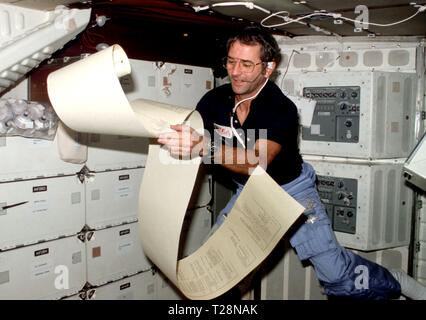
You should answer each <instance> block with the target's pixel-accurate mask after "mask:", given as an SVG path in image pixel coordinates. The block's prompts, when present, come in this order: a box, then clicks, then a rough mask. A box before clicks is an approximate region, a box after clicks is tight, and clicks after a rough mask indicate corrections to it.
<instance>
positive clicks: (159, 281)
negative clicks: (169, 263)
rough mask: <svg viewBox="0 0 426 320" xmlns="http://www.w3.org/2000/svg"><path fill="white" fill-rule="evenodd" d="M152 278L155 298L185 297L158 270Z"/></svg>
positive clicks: (182, 298)
mask: <svg viewBox="0 0 426 320" xmlns="http://www.w3.org/2000/svg"><path fill="white" fill-rule="evenodd" d="M154 278H155V285H156V290H157V300H185V299H187V298H186V297H185V296H184V295H183V294H182V293H181V292H180V290H179V289H178V288H176V286H175V285H174V284H173V283H172V282H171V281H170V280H169V279H168V278H167V277H166V276H165V275H164V274H163V273H162V272H161V271H160V270H156V272H155V274H154Z"/></svg>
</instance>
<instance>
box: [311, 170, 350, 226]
mask: <svg viewBox="0 0 426 320" xmlns="http://www.w3.org/2000/svg"><path fill="white" fill-rule="evenodd" d="M317 178H318V180H317V186H318V193H319V196H320V198H321V201H322V203H323V204H324V206H325V209H326V211H327V215H328V217H329V219H330V221H331V223H332V226H333V230H335V231H339V232H345V233H351V234H355V233H356V218H357V206H356V204H357V190H358V189H357V187H358V181H357V180H356V179H348V178H338V177H328V176H320V175H318V176H317Z"/></svg>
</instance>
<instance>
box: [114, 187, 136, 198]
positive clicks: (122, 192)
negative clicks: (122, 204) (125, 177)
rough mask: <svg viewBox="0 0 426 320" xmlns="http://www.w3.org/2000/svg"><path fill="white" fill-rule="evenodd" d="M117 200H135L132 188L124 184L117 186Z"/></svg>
mask: <svg viewBox="0 0 426 320" xmlns="http://www.w3.org/2000/svg"><path fill="white" fill-rule="evenodd" d="M115 198H116V199H117V200H120V199H128V198H133V190H132V186H131V185H129V184H123V185H119V186H116V188H115Z"/></svg>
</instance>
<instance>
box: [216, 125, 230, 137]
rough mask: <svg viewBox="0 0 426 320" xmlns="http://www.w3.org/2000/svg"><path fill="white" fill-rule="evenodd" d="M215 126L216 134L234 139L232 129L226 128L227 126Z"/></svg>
mask: <svg viewBox="0 0 426 320" xmlns="http://www.w3.org/2000/svg"><path fill="white" fill-rule="evenodd" d="M213 125H214V131H215V133H217V134H219V135H220V136H222V137H225V138H228V139H231V138H232V129H231V127H225V126H221V125H218V124H216V123H213Z"/></svg>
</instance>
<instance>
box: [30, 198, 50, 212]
mask: <svg viewBox="0 0 426 320" xmlns="http://www.w3.org/2000/svg"><path fill="white" fill-rule="evenodd" d="M48 212H49V202H48V200H47V199H38V200H33V201H31V205H30V213H31V214H46V213H48Z"/></svg>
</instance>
